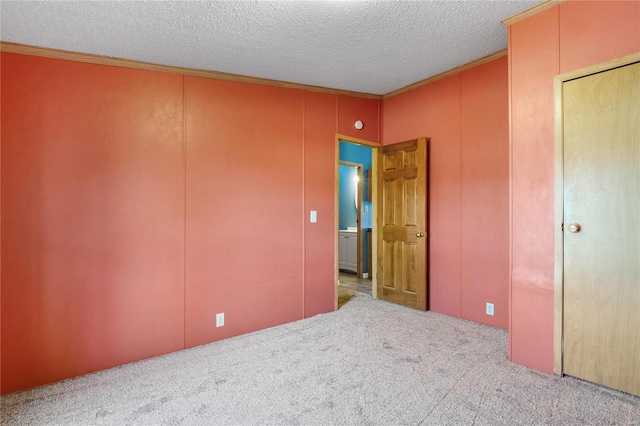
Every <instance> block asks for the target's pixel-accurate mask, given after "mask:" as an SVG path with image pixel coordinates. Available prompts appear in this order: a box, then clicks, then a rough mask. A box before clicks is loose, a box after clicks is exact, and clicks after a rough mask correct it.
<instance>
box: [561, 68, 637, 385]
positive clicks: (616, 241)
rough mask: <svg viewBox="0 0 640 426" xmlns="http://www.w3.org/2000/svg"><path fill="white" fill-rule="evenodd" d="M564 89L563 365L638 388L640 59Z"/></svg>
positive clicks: (582, 375)
mask: <svg viewBox="0 0 640 426" xmlns="http://www.w3.org/2000/svg"><path fill="white" fill-rule="evenodd" d="M562 93H563V131H564V135H563V140H564V146H563V162H564V164H563V167H564V169H563V177H564V182H563V191H564V193H563V197H564V201H563V203H564V213H563V214H564V217H563V222H564V223H563V229H564V278H563V279H564V287H563V288H564V298H563V301H564V302H563V304H564V306H563V312H564V319H563V345H564V354H563V371H564V373H565V374H569V375H571V376H576V377H580V378H582V379H586V380H589V381H592V382H596V383H600V384H602V385H605V386H609V387H612V388H615V389H619V390H623V391H625V392H630V393H633V394H636V395H640V63H635V64H632V65H627V66H624V67H621V68H617V69H613V70H610V71H606V72H602V73H598V74H593V75H589V76H586V77H582V78H579V79H575V80H571V81H567V82H565V83H564V84H563V87H562Z"/></svg>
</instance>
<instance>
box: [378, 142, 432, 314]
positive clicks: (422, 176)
mask: <svg viewBox="0 0 640 426" xmlns="http://www.w3.org/2000/svg"><path fill="white" fill-rule="evenodd" d="M378 188H379V189H378V202H377V206H376V208H377V209H378V210H377V224H376V226H377V229H378V232H377V235H378V237H377V240H378V241H377V245H378V254H377V261H378V268H377V293H378V298H380V299H384V300H388V301H389V302H394V303H398V304H400V305H404V306H409V307H411V308H417V309H421V310H425V309H426V307H427V237H426V235H427V139H426V138H420V139H416V140H412V141H406V142H402V143H398V144H394V145H387V146H384V147H382V148H380V149H379V150H378Z"/></svg>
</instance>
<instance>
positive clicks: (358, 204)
mask: <svg viewBox="0 0 640 426" xmlns="http://www.w3.org/2000/svg"><path fill="white" fill-rule="evenodd" d="M379 146H380V145H379V144H377V143H375V142H371V141H366V140H362V139H357V138H353V137H350V136H345V135H336V173H335V176H336V191H335V193H336V223H335V235H336V259H335V265H336V266H335V283H336V292H335V293H336V308H339V307H340V306H341V305H342V303H344V301H346V300H348V299H349V298H350V297H352V296H353V295H355V293H364V294H368V295H370V296H372V297H374V298H375V297H376V286H375V282H376V281H375V271H376V266H377V264H376V252H375V251H376V247H375V243H374V242H375V241H376V240H375V236H376V230H375V226H374V224H375V223H376V222H375V208H374V205H373V200H375V194H376V193H377V187H376V184H377V182H376V178H375V176H376V172H375V158H376V155H377V148H378V147H379Z"/></svg>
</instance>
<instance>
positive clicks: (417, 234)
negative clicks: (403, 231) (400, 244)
mask: <svg viewBox="0 0 640 426" xmlns="http://www.w3.org/2000/svg"><path fill="white" fill-rule="evenodd" d="M416 237H418V238H422V237H424V232H416Z"/></svg>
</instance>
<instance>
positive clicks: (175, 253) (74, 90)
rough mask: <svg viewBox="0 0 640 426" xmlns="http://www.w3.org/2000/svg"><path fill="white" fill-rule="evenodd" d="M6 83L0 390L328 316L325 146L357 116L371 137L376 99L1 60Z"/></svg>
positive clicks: (328, 163) (331, 235)
mask: <svg viewBox="0 0 640 426" xmlns="http://www.w3.org/2000/svg"><path fill="white" fill-rule="evenodd" d="M1 72H2V117H1V118H2V120H1V124H2V128H1V131H2V150H1V157H0V158H1V161H2V164H1V178H2V180H1V183H2V188H1V196H2V200H1V202H2V217H1V221H2V223H1V226H2V229H3V230H6V229H11V232H10V233H8V232H3V233H2V237H1V253H2V266H3V268H2V270H1V275H2V281H1V284H2V287H1V299H0V301H1V304H2V306H1V315H2V318H1V320H2V321H1V327H2V330H1V331H2V337H1V350H2V363H1V364H2V365H1V371H2V378H1V389H0V391H1V392H2V393H8V392H13V391H16V390H20V389H25V388H29V387H33V386H37V385H41V384H45V383H50V382H53V381H57V380H60V379H64V378H68V377H72V376H76V375H80V374H84V373H87V372H91V371H95V370H99V369H103V368H108V367H111V366H114V365H118V364H122V363H126V362H130V361H134V360H139V359H143V358H147V357H150V356H154V355H159V354H163V353H167V352H171V351H176V350H180V349H183V348H185V347H190V346H194V345H199V344H203V343H208V342H211V341H214V340H218V339H221V338H224V337H229V336H232V335H237V334H241V333H245V332H248V331H253V330H258V329H261V328H265V327H269V326H273V325H276V324H281V323H284V322H288V321H292V320H297V319H301V318H303V317H305V316H311V315H315V314H318V313H324V312H329V311H332V310H333V309H334V303H335V292H334V285H335V283H334V276H333V274H334V259H335V252H334V251H335V242H336V232H335V229H334V224H335V222H334V213H335V198H334V197H335V193H334V185H335V167H336V166H335V152H336V151H335V133H336V132H337V130H338V122H339V121H343V122H348V121H349V120H351V117H352V116H356V115H357V116H358V117H366V118H359V119H362V120H363V121H365V120H367V122H368V123H371V124H370V127H371V128H372V129H370V130H369V131H370V132H371V135H369V136H366V137H370V138H371V139H374V140H375V138H376V137H377V136H376V135H377V134H378V133H379V130H378V129H377V127H378V123H379V121H376V120H377V117H379V101H377V100H369V99H366V100H364V101H360V100H353V99H351V98H349V97H340V99H338V96H337V95H331V94H322V93H312V92H305V91H302V90H294V89H286V88H275V87H268V86H261V85H251V84H245V83H232V82H225V81H218V80H211V79H204V78H197V77H187V76H182V75H177V74H169V73H161V72H150V71H140V70H131V69H125V68H118V67H110V66H101V65H90V64H84V63H76V62H70V61H64V60H58V59H47V58H41V57H31V56H27V55H19V54H13V53H4V52H3V53H2V71H1ZM340 105H342V106H343V107H342V109H341V107H340ZM359 108H362V109H361V110H359ZM310 210H316V211H318V223H314V224H311V223H309V211H310ZM218 312H224V313H225V317H226V318H225V320H226V324H225V326H224V327H222V328H216V327H215V314H216V313H218Z"/></svg>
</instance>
